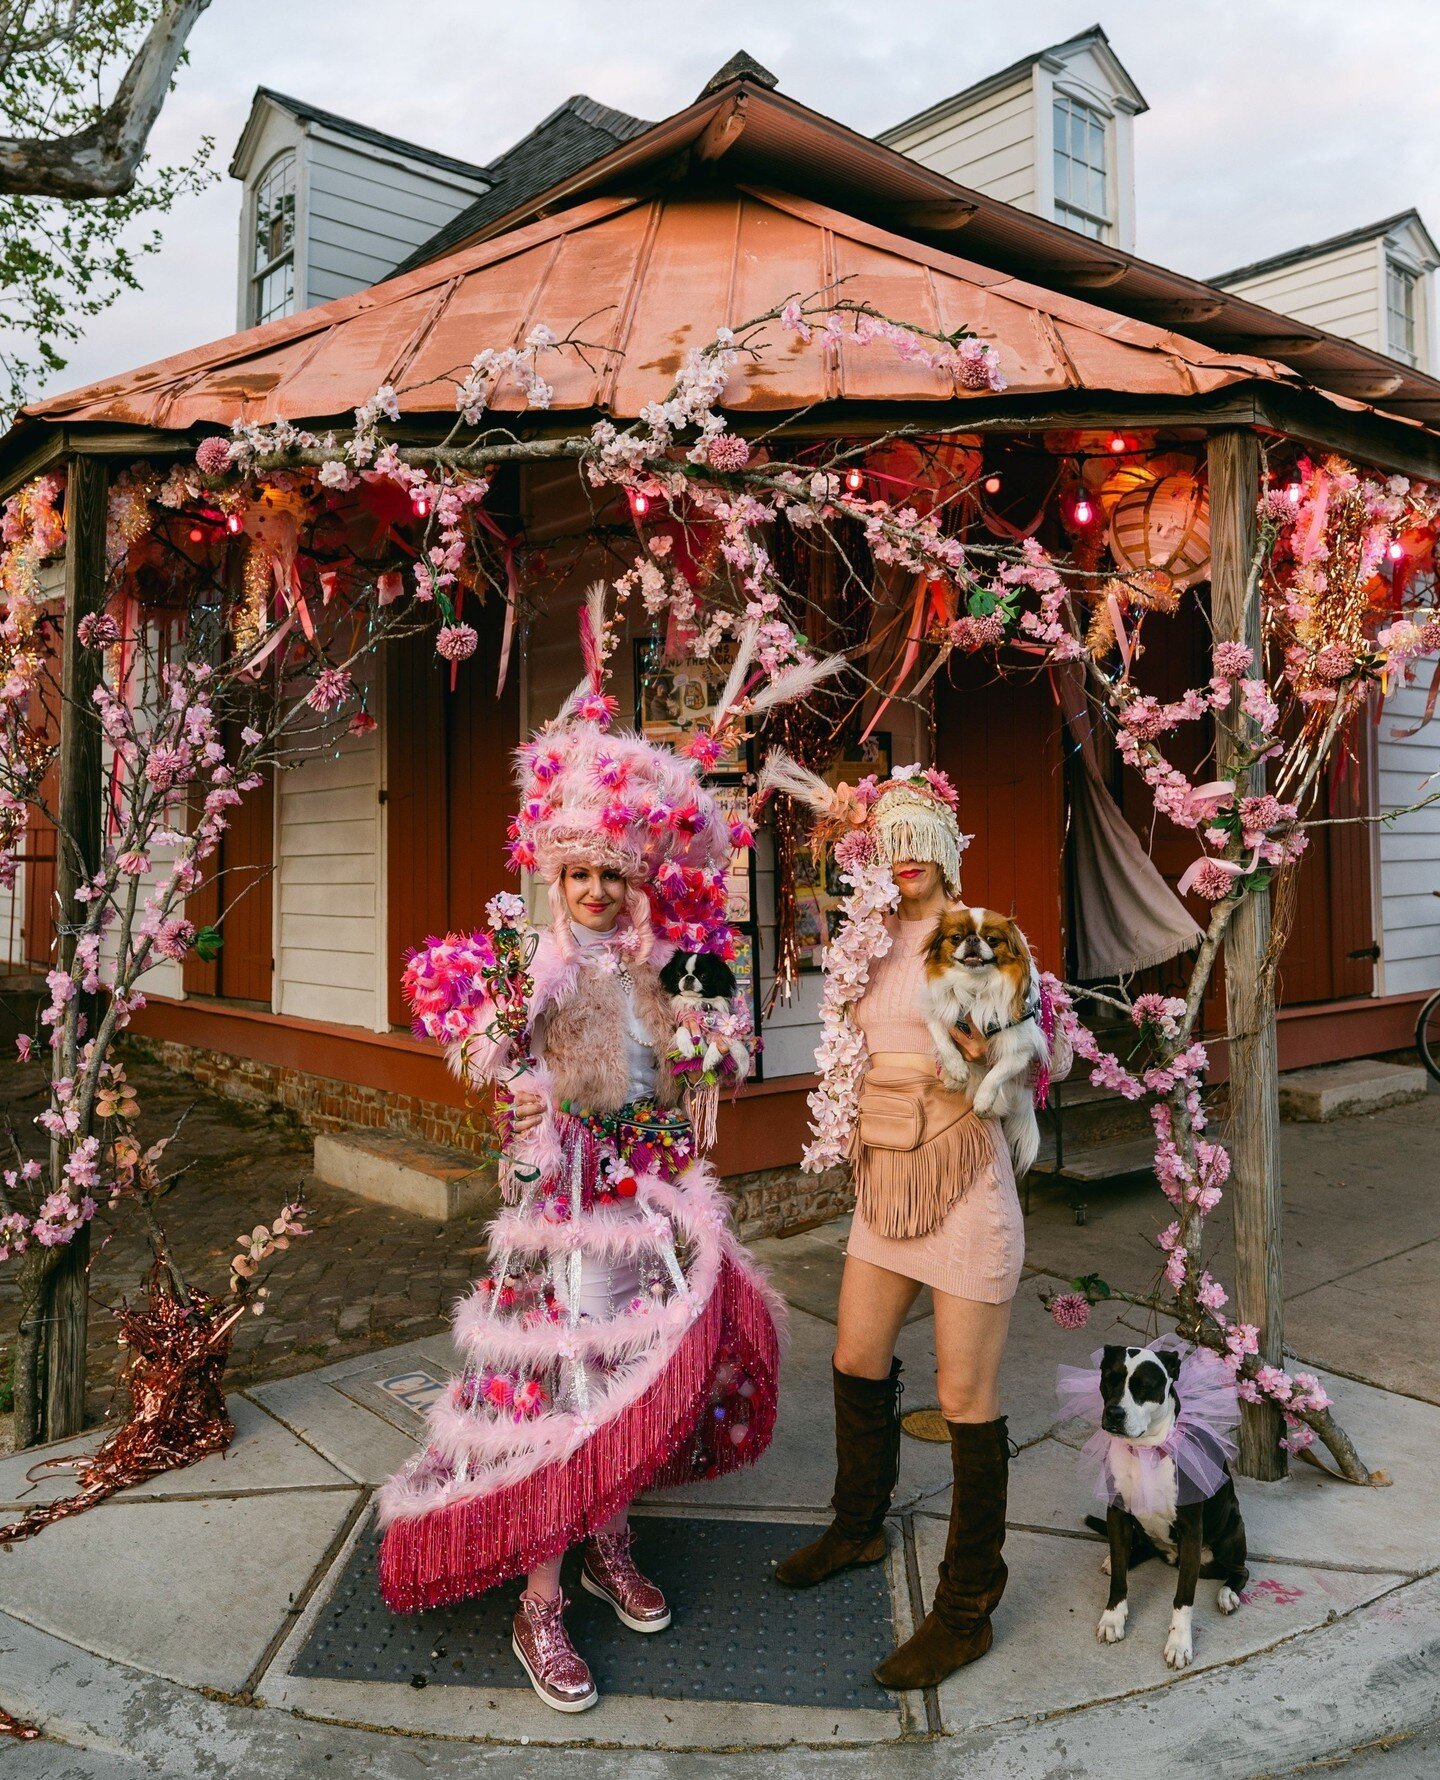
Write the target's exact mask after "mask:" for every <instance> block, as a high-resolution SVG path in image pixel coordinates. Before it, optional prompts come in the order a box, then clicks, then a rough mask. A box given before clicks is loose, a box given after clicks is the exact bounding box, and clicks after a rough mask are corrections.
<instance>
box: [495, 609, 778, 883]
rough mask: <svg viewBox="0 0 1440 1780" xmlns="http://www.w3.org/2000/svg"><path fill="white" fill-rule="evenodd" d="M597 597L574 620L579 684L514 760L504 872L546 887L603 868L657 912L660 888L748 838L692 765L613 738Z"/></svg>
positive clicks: (706, 870) (707, 869)
mask: <svg viewBox="0 0 1440 1780" xmlns="http://www.w3.org/2000/svg"><path fill="white" fill-rule="evenodd" d="M604 597H605V589H604V586H603V584H597V586H595V587H593V588H592V589H591V590H590V596H589V598H588V600H587V602H586V607H585V610H584V612H583V613H582V614H581V619H580V641H581V647H582V650H583V652H584V656H585V663H586V677H585V679H584V680H582V681H581V683H580V685H579V686H578V687H577V688H576V689H575V691H574V692H573V693H572V694H571V695H570V697H569V698H568V699H567V700H566V702H565V705H564V708H563V709H562V710H561V712H560V714H559V716H558V717H556V718H555V719H554V720H553V721H552V722H550V723H547V724H546V725H545V726H544V727H543V728H542V729H540V730H539V731H538V732H537V733H536V734H535V735H534V736H533V737H532V738H531V740H530V741H528V742H526V743H525V744H524V746H523V747H521V748H520V749H518V750H517V752H516V756H515V759H516V770H515V778H516V783H517V785H518V787H519V791H520V807H519V809H518V810H517V812H516V814H515V820H514V821H513V822H512V823H511V825H510V863H511V865H512V866H513V867H514V868H516V869H517V870H519V869H521V868H523V869H526V870H529V871H533V872H535V874H536V875H537V876H538V877H539V878H540V880H541V881H542V882H543V883H546V884H551V885H553V884H555V883H557V882H558V880H559V878H560V875H561V873H562V872H563V871H564V869H565V867H566V866H567V865H599V866H603V867H605V868H607V869H609V870H612V871H617V872H619V873H620V875H621V876H622V877H624V878H626V879H628V880H629V882H630V883H631V884H632V885H633V886H637V887H638V886H641V885H644V886H647V887H649V888H650V891H651V895H652V897H653V898H654V899H655V900H656V901H657V902H659V904H660V905H661V909H662V910H663V908H664V905H665V902H666V886H667V883H675V884H677V885H678V883H679V881H680V879H681V877H682V876H683V875H684V874H689V875H690V881H691V883H692V884H693V882H694V881H695V879H694V874H697V873H703V874H713V873H718V872H722V871H723V870H724V868H725V865H726V863H727V861H728V859H729V857H730V854H731V852H732V851H733V849H734V848H735V847H737V846H742V845H746V844H748V839H749V837H748V832H746V833H742V832H739V831H735V832H732V830H731V827H730V824H729V822H728V821H727V819H726V816H725V813H724V811H723V810H722V809H721V807H720V804H719V802H718V801H717V799H716V798H715V796H714V794H713V793H712V792H711V791H709V790H708V789H707V788H706V786H705V785H704V784H703V783H702V782H701V779H700V774H699V770H698V768H697V766H696V763H695V762H694V761H693V760H687V759H685V758H683V757H682V756H681V755H678V754H676V753H675V752H674V751H673V750H672V749H669V748H664V747H660V746H658V745H657V744H656V743H654V742H648V741H646V740H645V738H644V737H643V736H639V735H636V734H634V733H633V732H631V731H628V730H612V728H611V724H612V723H613V721H614V717H615V708H616V707H615V700H614V699H613V698H611V697H610V696H609V695H608V694H606V693H605V691H604V690H603V688H604V655H603V650H602V647H601V641H600V639H601V637H602V636H603V631H604V621H605V620H604ZM664 868H668V869H664ZM552 900H553V899H552ZM632 914H633V911H632Z"/></svg>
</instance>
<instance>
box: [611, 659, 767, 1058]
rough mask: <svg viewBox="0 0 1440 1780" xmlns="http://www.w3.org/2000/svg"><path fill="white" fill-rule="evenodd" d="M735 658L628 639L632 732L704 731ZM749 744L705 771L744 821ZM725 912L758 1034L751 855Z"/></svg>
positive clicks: (659, 738)
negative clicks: (676, 656)
mask: <svg viewBox="0 0 1440 1780" xmlns="http://www.w3.org/2000/svg"><path fill="white" fill-rule="evenodd" d="M733 659H734V652H733V645H730V644H727V645H726V646H725V647H724V648H723V649H721V650H719V651H717V653H716V656H715V658H714V659H713V660H709V661H666V660H665V658H664V640H663V638H661V637H637V638H636V640H635V727H636V728H637V729H638V730H639V731H640V733H641V734H642V735H643V736H644V737H645V739H646V741H650V742H658V743H660V744H662V745H663V746H666V747H670V748H677V749H678V748H683V747H684V745H685V743H686V742H687V741H688V740H689V739H690V737H691V736H692V735H694V734H695V732H696V731H697V730H699V729H702V728H704V729H708V728H709V726H710V724H711V722H712V720H713V718H714V714H715V704H716V701H717V699H718V698H719V696H720V691H721V688H722V687H723V686H724V684H725V679H726V676H727V675H728V674H729V672H730V664H731V662H732V660H733ZM749 767H750V760H749V743H748V741H745V740H741V741H739V742H737V743H736V744H735V745H734V746H733V747H731V748H730V749H728V750H727V751H726V753H725V754H723V755H722V756H721V758H720V759H719V760H718V761H717V762H716V764H715V767H714V769H713V771H711V772H708V773H706V775H705V783H706V784H707V785H708V786H709V788H710V790H711V791H712V792H713V793H714V794H715V798H716V800H717V802H718V803H719V805H720V807H721V809H722V810H723V811H724V812H725V816H726V818H727V820H728V819H730V818H732V817H738V816H743V815H745V814H746V813H747V812H748V809H749V805H750V791H749V787H748V785H747V784H746V774H747V772H748V771H749ZM725 913H726V918H727V919H728V921H729V923H730V927H731V929H732V931H733V933H734V935H735V957H734V959H733V961H732V964H731V968H732V969H733V970H734V972H735V978H736V982H737V984H738V986H739V989H740V992H741V993H742V994H743V995H744V996H745V997H746V998H747V999H748V1000H749V1003H750V1010H751V1018H752V1019H753V1020H754V1022H755V1031H756V1033H757V1034H758V1033H759V1032H760V1025H761V1015H760V979H759V972H758V970H757V968H756V961H757V959H758V958H759V956H760V926H759V908H758V901H757V897H756V878H755V853H754V849H753V848H750V847H739V848H736V850H735V851H734V852H733V853H732V854H731V855H730V861H729V864H728V866H727V868H726V873H725ZM763 1075H764V1050H763V1048H762V1049H761V1051H760V1052H759V1053H758V1054H757V1056H756V1059H755V1068H754V1071H753V1073H752V1075H751V1078H750V1079H751V1080H752V1081H759V1080H761V1078H762V1077H763Z"/></svg>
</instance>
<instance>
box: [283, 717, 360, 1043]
mask: <svg viewBox="0 0 1440 1780" xmlns="http://www.w3.org/2000/svg"><path fill="white" fill-rule="evenodd" d="M379 734H380V731H378V730H377V731H374V732H372V734H370V735H369V736H365V737H362V738H356V737H353V736H346V737H345V738H344V739H343V740H342V741H341V742H340V743H339V744H338V747H337V748H336V749H335V750H332V751H331V752H328V753H325V754H320V755H316V756H314V757H313V758H311V759H307V760H305V761H303V762H302V763H301V764H300V765H299V766H297V767H295V768H293V769H292V770H291V771H289V772H285V773H281V774H280V776H279V781H278V785H277V795H276V847H277V869H276V892H275V905H276V907H275V930H276V932H275V937H276V944H275V975H276V983H275V1007H276V1011H277V1012H278V1013H282V1014H289V1015H292V1016H295V1017H299V1018H301V1019H308V1020H329V1021H332V1022H335V1023H337V1024H340V1025H344V1026H364V1027H367V1028H370V1029H372V1030H373V1029H374V1027H375V1024H376V1007H377V1003H376V993H375V985H376V981H377V974H378V973H377V964H376V957H377V951H378V949H379V947H380V944H381V937H380V936H381V921H382V910H381V895H380V884H381V872H380V862H381V853H380V848H381V818H380V795H379V794H380V776H379V775H380V749H379V747H378V746H377V738H378V736H379Z"/></svg>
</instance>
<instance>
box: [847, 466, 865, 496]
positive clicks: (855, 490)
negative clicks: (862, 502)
mask: <svg viewBox="0 0 1440 1780" xmlns="http://www.w3.org/2000/svg"><path fill="white" fill-rule="evenodd" d="M845 486H846V487H847V488H848V489H849V490H850V492H851V494H859V492H860V490H861V489H862V488H863V487H864V486H865V478H864V476H863V475H862V474H861V473H860V471H859V470H847V471H846V472H845Z"/></svg>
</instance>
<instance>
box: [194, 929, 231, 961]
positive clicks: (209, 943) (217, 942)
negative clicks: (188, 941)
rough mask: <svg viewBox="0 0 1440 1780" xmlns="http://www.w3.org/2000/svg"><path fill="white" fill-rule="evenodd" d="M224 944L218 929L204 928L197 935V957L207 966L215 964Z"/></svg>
mask: <svg viewBox="0 0 1440 1780" xmlns="http://www.w3.org/2000/svg"><path fill="white" fill-rule="evenodd" d="M224 944H225V941H224V939H223V937H222V936H221V933H220V929H219V928H218V927H202V928H200V929H199V930H198V931H197V932H196V935H195V956H196V957H197V958H199V959H201V960H202V961H203V962H204V963H206V964H213V963H214V962H215V960H216V959H217V958H218V957H219V956H220V948H221V946H223V945H224Z"/></svg>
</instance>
